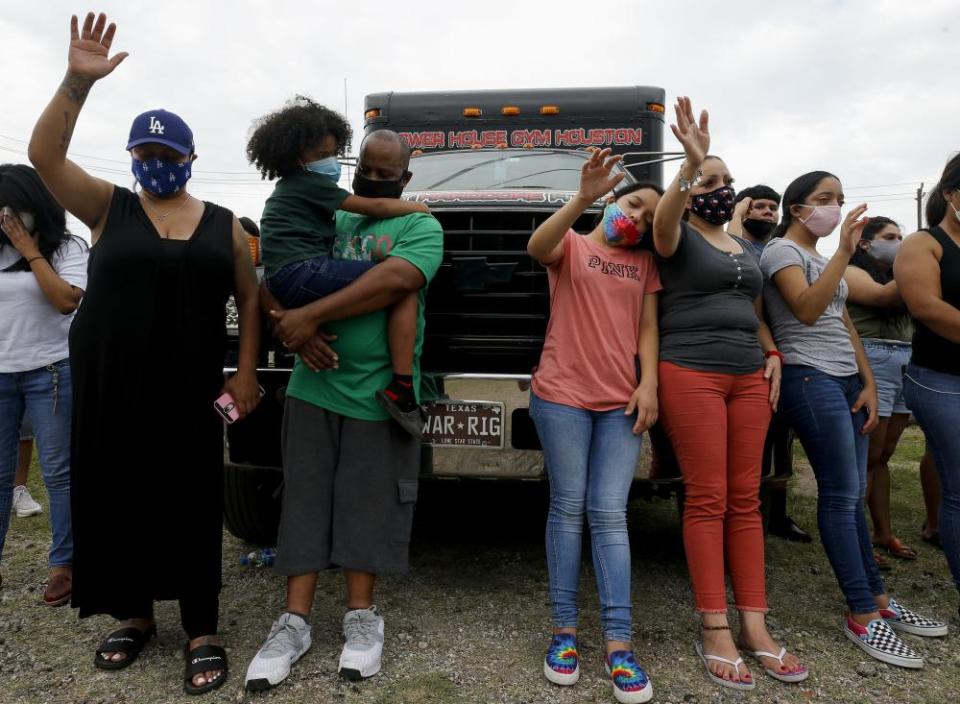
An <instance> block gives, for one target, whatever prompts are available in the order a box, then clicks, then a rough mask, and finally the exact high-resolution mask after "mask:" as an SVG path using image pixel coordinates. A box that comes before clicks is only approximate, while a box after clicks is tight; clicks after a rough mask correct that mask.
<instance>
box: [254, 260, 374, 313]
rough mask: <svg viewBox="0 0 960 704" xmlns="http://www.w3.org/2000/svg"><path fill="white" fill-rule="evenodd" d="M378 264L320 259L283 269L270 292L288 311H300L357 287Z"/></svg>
mask: <svg viewBox="0 0 960 704" xmlns="http://www.w3.org/2000/svg"><path fill="white" fill-rule="evenodd" d="M376 264H377V262H375V261H358V260H354V259H334V258H333V257H325V256H319V257H314V258H313V259H305V260H303V261H299V262H293V263H291V264H286V265H284V266H282V267H280V268H279V269H278V270H277V271H276V272H274V273H273V274H271V275H270V276H268V277H267V288H268V289H270V293H272V294H273V295H274V296H275V297H276V299H277V300H278V301H280V304H281V305H282V306H283V307H284V308H300V307H301V306H305V305H307V304H309V303H313V302H314V301H316V300H318V299H320V298H323V297H324V296H329V295H330V294H331V293H335V292H337V291H339V290H340V289H342V288H344V287H345V286H347V285H348V284H351V283H353V282H354V281H356V280H357V279H358V278H360V277H361V276H362V275H363V274H365V273H366V272H367V271H369V270H370V269H372V268H373V267H374V266H375V265H376Z"/></svg>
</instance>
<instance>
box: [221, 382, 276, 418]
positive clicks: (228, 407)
mask: <svg viewBox="0 0 960 704" xmlns="http://www.w3.org/2000/svg"><path fill="white" fill-rule="evenodd" d="M257 388H258V390H259V391H260V398H263V395H264V394H265V393H266V391H264V390H263V387H262V386H259V387H257ZM213 408H214V410H215V411H216V412H217V413H219V414H220V416H221V417H222V418H223V420H224V422H225V423H227V424H228V425H229V424H230V423H236V422H237V421H238V420H240V411H239V410H238V409H237V401H236V399H235V398H234V397H233V395H232V394H231V393H230V392H229V391H224V392H223V393H222V394H220V397H219V398H218V399H217V400H216V401H214V402H213Z"/></svg>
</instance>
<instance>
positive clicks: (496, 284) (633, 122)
mask: <svg viewBox="0 0 960 704" xmlns="http://www.w3.org/2000/svg"><path fill="white" fill-rule="evenodd" d="M381 128H389V129H392V130H394V131H396V132H398V133H400V134H401V135H402V136H403V137H404V138H405V139H406V140H407V142H408V143H409V144H410V146H411V148H412V149H413V150H414V157H413V159H412V160H411V166H410V170H411V171H412V172H413V179H412V180H411V182H410V184H409V185H408V187H407V189H406V191H405V193H404V197H405V198H408V199H411V200H416V201H420V202H423V203H426V204H427V205H428V206H429V207H430V209H431V212H432V213H433V214H434V215H435V216H436V218H437V219H438V220H439V221H440V223H441V225H442V226H443V231H444V254H443V263H442V266H441V268H440V270H439V272H438V273H437V275H436V277H435V279H434V280H433V282H432V283H431V285H430V288H429V291H428V295H427V300H426V332H425V335H426V337H425V342H424V350H423V359H422V369H423V372H424V374H425V377H426V379H427V380H428V382H429V383H427V384H425V389H424V391H425V397H426V398H427V399H428V400H427V402H426V403H425V408H426V410H427V414H428V420H427V424H426V429H425V435H424V452H423V460H422V472H421V474H422V476H424V477H446V478H487V479H527V480H538V479H541V478H542V477H543V476H544V474H543V461H542V455H541V453H540V451H539V449H540V447H539V441H538V439H537V436H536V432H535V430H534V428H533V424H532V422H531V421H530V418H529V415H528V411H527V405H528V404H527V400H528V392H527V388H528V385H529V379H530V373H531V370H532V369H533V367H534V366H535V365H536V364H537V361H538V359H539V355H540V350H541V348H542V345H543V339H544V334H545V331H546V325H547V318H548V316H549V296H548V286H547V276H546V272H545V270H544V269H543V268H542V267H541V266H540V265H539V264H537V263H536V262H534V261H532V260H531V258H530V257H529V256H528V255H527V252H526V244H527V240H528V239H529V237H530V234H531V233H532V232H533V231H534V229H536V227H537V226H538V225H539V224H540V223H542V222H543V221H544V220H545V219H546V218H548V217H549V216H550V214H551V213H553V212H554V211H556V210H557V209H558V208H559V207H560V206H562V205H563V204H564V203H565V202H567V201H568V200H569V199H570V198H571V197H572V196H573V195H574V193H575V192H576V190H577V188H578V185H579V175H580V169H581V166H582V165H583V161H584V160H585V159H587V158H589V157H590V154H591V151H590V150H592V149H603V148H608V147H609V148H611V149H612V150H613V151H614V152H616V153H618V154H622V155H623V162H622V166H618V167H617V168H618V169H622V170H625V171H626V180H627V181H633V180H644V181H653V182H655V183H660V182H662V163H663V161H665V160H666V159H669V158H670V156H669V155H666V156H665V155H664V154H663V129H664V90H663V89H662V88H653V87H643V86H631V87H621V88H582V89H573V88H565V89H556V90H550V89H536V90H505V91H469V92H459V91H457V92H434V93H376V94H371V95H368V96H367V98H366V101H365V111H364V131H365V133H370V132H371V131H373V130H377V129H381ZM600 210H601V204H600V203H597V204H596V205H595V207H593V208H591V209H589V210H588V211H587V212H586V213H585V214H584V215H583V216H582V217H581V218H580V220H579V221H578V222H577V223H576V224H575V229H577V230H578V231H581V232H583V231H587V230H589V229H591V228H592V226H593V223H594V221H595V219H596V217H597V215H598V214H599V212H600ZM234 333H235V326H234ZM292 361H293V360H292V357H291V356H290V355H289V354H285V353H284V352H283V351H282V348H280V347H278V346H277V345H276V344H275V343H274V342H273V341H272V340H270V339H269V337H268V336H267V335H265V338H264V344H263V346H262V352H261V360H260V370H259V378H260V383H261V385H262V386H263V387H264V388H265V389H266V390H267V394H266V396H265V398H264V401H263V403H262V404H261V406H260V407H259V408H258V409H257V410H256V412H255V413H253V414H252V415H251V416H250V417H249V418H248V419H246V420H244V421H243V422H241V423H238V424H236V425H235V426H229V427H228V428H227V431H226V443H225V452H226V493H227V495H226V513H225V522H226V525H227V528H228V529H229V530H230V531H231V532H232V533H233V534H234V535H236V536H237V537H239V538H241V539H244V540H246V541H248V542H251V543H254V544H264V545H266V544H273V542H274V540H275V538H276V525H277V520H278V515H279V514H278V512H279V503H278V495H279V490H278V489H279V485H280V482H281V473H280V471H279V469H280V465H281V460H280V423H281V418H282V402H283V395H284V389H285V386H286V383H287V379H288V378H289V374H290V368H291V367H292ZM227 366H228V368H229V367H230V362H229V360H228V365H227ZM648 464H649V462H648V455H644V457H643V458H642V459H641V462H640V465H639V466H638V469H637V482H635V486H636V489H637V490H638V491H642V492H645V493H647V494H660V495H665V496H666V495H670V494H671V493H680V490H681V488H682V487H681V485H680V482H679V479H677V478H676V476H675V475H673V476H669V477H665V478H660V479H650V478H649V477H648V472H647V466H648Z"/></svg>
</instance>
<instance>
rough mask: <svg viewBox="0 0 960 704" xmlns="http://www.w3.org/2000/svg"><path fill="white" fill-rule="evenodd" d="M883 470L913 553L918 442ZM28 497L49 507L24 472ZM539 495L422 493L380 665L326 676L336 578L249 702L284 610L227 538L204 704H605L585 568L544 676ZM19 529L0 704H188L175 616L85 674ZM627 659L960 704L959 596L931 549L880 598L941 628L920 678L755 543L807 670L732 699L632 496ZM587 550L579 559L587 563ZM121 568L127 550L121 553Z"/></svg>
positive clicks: (42, 521) (820, 691) (804, 519)
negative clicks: (567, 684)
mask: <svg viewBox="0 0 960 704" xmlns="http://www.w3.org/2000/svg"><path fill="white" fill-rule="evenodd" d="M908 432H909V436H908V437H907V438H906V440H905V442H904V443H903V445H902V448H901V450H900V451H899V452H898V455H897V457H896V458H895V484H896V485H898V489H897V492H896V495H895V507H894V518H895V524H896V525H897V526H898V528H899V531H900V534H901V536H902V537H903V539H904V540H905V541H907V542H909V543H911V544H916V543H918V542H919V540H918V536H917V528H918V526H919V524H920V521H921V520H922V509H921V506H922V503H921V500H920V491H919V481H918V478H917V468H916V467H917V461H918V459H919V455H920V453H921V452H922V441H921V440H920V439H919V435H918V433H917V432H916V431H915V430H910V431H908ZM798 467H799V469H800V471H799V475H798V476H797V477H796V479H795V489H796V490H795V491H794V492H793V493H792V494H791V513H792V515H794V517H795V518H796V519H797V520H798V521H799V522H800V523H801V524H802V525H803V526H804V527H806V528H808V529H810V530H815V518H814V513H813V509H814V502H813V498H812V482H811V480H810V477H809V468H806V467H805V465H804V464H803V460H802V458H799V459H798ZM31 479H32V484H33V486H32V489H35V492H34V495H35V496H37V497H38V499H40V500H41V502H42V503H44V504H46V501H45V498H46V497H45V496H44V494H43V491H42V488H41V487H40V485H39V484H38V482H36V472H34V475H33V476H32V477H31ZM544 511H545V498H544V492H543V489H542V487H541V486H539V485H536V484H530V483H524V484H505V483H502V482H501V483H484V484H480V485H477V484H470V485H465V484H458V483H452V482H442V483H431V484H427V483H425V484H424V486H423V493H422V498H421V501H420V504H419V506H418V514H417V520H416V526H415V529H414V543H413V548H412V559H413V569H412V571H411V574H410V575H409V576H407V577H403V578H384V579H383V580H382V581H381V583H380V587H379V593H378V602H379V605H380V607H381V609H382V610H383V612H384V615H385V617H386V631H387V635H386V650H385V658H384V669H383V671H382V672H381V673H380V675H378V676H377V677H375V678H374V679H372V680H371V681H368V682H364V683H361V684H349V683H345V682H343V681H341V680H340V679H339V678H338V677H337V674H336V665H337V657H338V654H339V647H340V632H339V623H340V618H341V616H342V606H341V604H342V582H341V579H340V577H339V575H338V574H336V573H333V572H331V573H326V574H324V575H322V576H321V579H320V584H319V587H318V594H317V603H316V607H315V610H314V613H313V617H312V622H313V643H314V645H313V649H312V650H311V651H310V652H309V653H308V654H307V655H306V656H305V657H304V659H303V660H301V662H300V663H299V664H298V665H297V666H296V668H295V670H294V674H293V675H292V676H291V678H290V679H289V680H288V681H287V682H286V683H285V684H283V685H282V686H281V687H279V688H278V689H275V690H273V691H271V692H268V693H264V694H259V695H247V694H245V693H244V692H243V687H242V686H243V674H244V671H245V668H246V665H247V662H248V661H249V658H250V657H251V656H252V655H253V653H254V652H255V651H256V649H257V648H258V647H259V646H260V643H261V640H262V638H263V637H264V636H265V635H266V633H267V631H268V629H269V627H270V623H271V621H272V620H273V619H274V618H275V616H276V615H277V614H278V613H279V611H280V609H281V606H282V598H283V580H282V579H281V578H279V577H276V576H274V575H273V574H271V573H270V571H269V570H264V569H256V568H242V567H240V566H239V563H238V557H239V555H240V553H241V552H242V551H243V545H242V544H241V543H239V542H238V541H237V540H235V539H234V538H232V537H231V536H229V535H226V536H225V549H224V555H225V557H224V580H225V584H226V586H225V588H224V592H223V597H222V618H221V628H222V632H223V636H224V638H225V642H226V644H227V646H228V648H227V649H228V652H229V655H230V658H231V663H232V666H233V668H234V669H233V671H232V672H231V675H230V679H229V681H228V682H227V683H226V685H225V686H224V687H223V688H221V689H220V690H219V691H217V692H216V693H214V694H212V695H207V696H206V698H205V701H208V702H264V703H270V704H281V703H286V702H317V703H318V704H319V703H326V702H344V703H350V704H353V703H361V702H362V703H369V704H388V703H389V704H395V703H402V704H406V703H410V704H413V703H418V704H419V703H424V704H433V703H447V702H483V703H488V702H489V703H493V702H504V703H510V704H520V703H521V702H530V703H532V702H561V703H564V704H567V703H570V704H572V703H574V702H612V701H613V698H612V696H611V694H610V686H609V684H608V681H607V679H606V676H605V675H604V673H603V667H602V659H601V656H602V642H601V639H600V636H599V624H598V618H597V596H596V589H595V588H594V586H593V575H592V571H591V568H590V566H589V559H587V560H586V561H585V563H584V569H583V575H582V590H581V591H582V593H581V604H582V621H581V651H582V670H583V676H582V678H581V680H580V683H579V684H578V685H576V686H575V687H572V688H569V689H561V688H558V687H555V686H553V685H550V684H549V683H547V682H546V681H545V680H544V679H543V677H542V675H541V662H542V661H541V658H542V656H543V650H544V647H545V646H546V643H547V632H548V626H549V619H550V609H549V603H548V593H547V580H546V573H545V564H544V556H543V548H542V532H543V516H544ZM45 516H46V514H44V516H42V517H40V518H30V519H17V518H14V519H13V524H12V527H11V532H10V535H9V536H8V540H7V546H6V555H7V557H6V558H5V561H4V570H3V577H4V586H3V588H2V590H0V702H2V704H7V703H11V704H12V703H13V702H18V703H19V702H70V703H71V704H73V703H76V702H88V703H90V704H93V703H102V704H119V703H120V702H130V703H134V702H135V703H137V704H140V703H153V702H183V701H195V699H194V698H190V697H186V696H185V695H183V694H182V689H181V682H180V678H181V672H182V662H183V661H182V656H181V648H182V646H183V643H184V640H185V636H184V635H183V633H182V631H181V630H180V628H179V621H178V615H177V612H176V609H175V607H174V606H173V605H171V604H169V603H165V604H162V605H161V606H160V607H159V608H158V610H157V619H158V625H159V629H160V637H159V639H158V640H155V641H153V642H151V644H150V645H149V646H148V647H147V649H146V650H145V651H144V653H143V654H142V655H141V657H140V659H139V660H138V661H137V662H136V663H134V664H133V665H132V666H131V667H130V668H129V669H127V670H123V671H121V672H119V673H106V672H101V671H99V670H95V669H94V668H93V667H92V664H91V659H92V657H93V650H94V648H95V647H96V645H97V643H98V641H99V640H100V639H101V638H102V636H103V635H104V634H105V632H106V631H107V630H108V629H109V628H110V626H111V623H110V621H109V619H106V618H102V617H97V618H91V619H86V620H84V621H78V620H77V618H76V615H75V613H74V612H73V611H71V610H70V609H69V608H59V609H50V608H46V607H44V606H41V605H39V604H38V600H39V598H40V595H41V593H42V589H43V583H44V579H45V576H46V569H45V567H44V564H45V563H44V560H45V554H46V547H47V541H48V536H49V532H48V526H47V522H46V518H45ZM630 523H631V535H632V545H633V558H634V559H633V594H634V601H635V606H636V609H635V620H636V632H637V637H636V652H637V655H638V657H639V658H640V659H641V661H642V662H644V663H645V665H646V666H647V668H648V669H649V672H650V674H651V676H652V678H653V682H654V686H655V690H656V696H655V700H656V701H658V702H673V703H675V704H676V703H680V702H722V701H739V700H743V701H754V702H778V703H780V702H782V703H784V704H785V703H787V702H807V701H810V700H817V701H823V702H846V701H851V702H852V701H865V700H871V701H873V702H876V703H877V704H883V703H888V702H889V703H891V704H892V703H894V702H897V703H900V702H957V701H958V699H960V654H958V652H957V651H958V648H957V645H958V643H960V638H958V636H957V635H956V634H957V633H958V632H960V623H958V621H957V618H956V613H957V596H956V592H955V591H954V589H953V586H952V584H951V582H950V580H949V576H948V573H947V570H946V566H945V563H944V559H943V555H942V554H941V553H940V552H939V551H936V550H934V549H933V548H929V547H927V546H923V547H922V548H921V555H920V559H919V560H918V561H917V562H915V563H897V564H896V565H895V566H894V571H893V572H891V573H889V577H888V583H889V585H890V589H891V591H892V592H893V593H894V594H896V595H898V596H899V597H901V599H902V600H903V601H904V602H905V603H907V604H908V605H910V606H912V607H914V608H916V609H917V610H920V611H921V612H923V613H927V614H930V615H933V616H937V617H939V618H944V619H949V620H950V621H951V625H952V631H951V635H950V636H948V637H947V638H945V639H939V640H921V639H917V638H914V637H911V636H906V638H907V639H908V641H909V642H910V644H911V645H912V646H914V647H915V648H916V649H917V650H919V651H920V652H921V653H922V654H923V655H924V656H925V657H926V659H927V667H926V669H925V670H923V671H920V672H911V671H904V670H900V669H897V668H891V667H888V666H886V665H883V664H880V663H876V662H874V661H872V660H871V661H868V660H867V658H866V657H865V656H861V653H860V652H859V651H858V650H857V649H856V648H855V647H854V646H853V645H851V644H850V643H849V642H848V641H846V639H845V638H844V637H843V634H842V632H841V630H840V623H841V613H842V610H843V604H842V602H841V599H840V593H839V591H838V589H837V587H836V585H835V583H834V580H833V575H832V573H831V571H830V568H829V565H828V564H827V561H826V558H825V556H824V554H823V549H822V548H821V547H820V546H819V544H817V543H814V544H813V545H810V546H794V545H792V544H787V543H784V542H783V541H780V540H777V539H773V538H771V539H769V540H768V541H767V550H768V561H767V570H768V578H769V592H770V602H771V606H772V607H773V611H772V612H771V614H770V622H771V624H772V626H773V630H774V635H775V636H776V637H777V638H779V639H782V640H783V642H784V643H785V644H786V645H788V647H790V648H792V649H793V650H794V652H796V653H797V654H798V655H800V657H801V658H802V659H803V660H804V661H805V663H806V664H807V665H808V666H809V667H810V669H811V671H812V675H811V677H810V679H809V680H808V681H807V682H806V683H804V684H803V685H783V684H780V683H778V682H776V681H774V680H772V679H770V678H769V677H766V676H764V675H762V674H759V675H757V690H756V691H755V692H754V693H753V694H747V695H741V694H738V693H733V692H726V691H720V690H719V689H718V688H717V687H715V686H713V685H712V684H710V683H709V682H708V681H707V679H706V677H705V675H704V674H703V670H702V667H701V665H700V663H699V661H698V660H697V659H696V656H695V655H694V652H693V647H692V643H693V640H694V638H695V637H696V620H695V618H694V616H693V613H692V609H691V607H690V604H691V595H690V589H689V586H688V582H687V578H686V567H685V564H684V562H683V556H682V542H681V535H680V529H679V525H678V522H677V516H676V508H675V506H674V505H673V503H672V502H670V501H663V500H656V501H653V502H647V501H641V502H638V503H637V504H635V505H633V506H632V508H631V513H630ZM588 554H589V553H585V557H586V555H588ZM118 559H122V556H118Z"/></svg>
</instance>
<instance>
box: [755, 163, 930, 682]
mask: <svg viewBox="0 0 960 704" xmlns="http://www.w3.org/2000/svg"><path fill="white" fill-rule="evenodd" d="M843 200H844V197H843V187H842V185H841V183H840V180H839V179H837V177H836V176H834V175H833V174H831V173H828V172H826V171H813V172H810V173H807V174H804V175H803V176H800V177H799V178H797V179H795V180H794V181H793V182H792V183H791V184H790V185H789V186H788V188H787V190H786V191H785V192H784V195H783V201H782V204H781V208H782V213H783V215H782V219H781V220H780V224H779V225H778V226H777V229H776V230H775V231H774V233H773V238H772V240H771V242H770V244H768V245H767V247H766V249H765V250H764V252H763V256H762V257H761V258H760V265H761V268H762V270H763V273H764V276H765V278H766V283H765V286H764V300H765V301H766V304H767V311H768V313H769V315H770V321H771V326H772V328H773V335H774V339H775V340H776V341H777V345H778V347H779V349H780V350H781V352H783V354H784V357H785V362H786V364H785V366H784V372H783V388H782V394H781V401H782V403H781V406H782V409H783V412H784V414H785V415H786V417H787V420H788V421H789V422H790V424H791V425H792V426H793V428H794V431H795V432H796V434H797V438H798V439H799V440H800V442H801V444H802V445H803V448H804V450H805V451H806V453H807V457H808V458H809V461H810V465H811V466H812V468H813V472H814V475H815V477H816V480H817V522H818V524H819V528H820V538H821V542H822V543H823V546H824V550H825V551H826V553H827V558H828V560H829V561H830V565H831V567H832V568H833V572H834V575H835V576H836V579H837V582H838V584H839V586H840V589H841V591H842V592H843V595H844V597H845V599H846V602H847V607H848V609H849V611H848V614H847V618H846V622H845V624H844V629H843V632H844V635H845V636H846V637H847V638H849V639H850V640H851V641H853V642H854V643H855V644H856V645H858V646H859V647H860V648H861V649H863V650H864V651H865V652H866V653H867V654H868V655H870V656H871V657H873V658H876V659H877V660H880V661H882V662H886V663H888V664H891V665H897V666H900V667H907V668H921V667H923V660H922V658H921V657H920V656H919V655H918V654H917V653H916V652H915V651H914V650H913V649H911V648H910V647H908V646H907V645H906V644H905V643H904V642H903V641H902V640H901V639H900V638H899V637H898V636H897V634H896V633H895V632H894V629H896V630H900V631H903V632H905V633H911V634H913V635H919V636H943V635H946V632H947V627H946V625H945V624H943V623H940V622H938V621H934V620H932V619H928V618H925V617H923V616H920V615H919V614H917V613H915V612H913V611H911V610H910V609H908V608H906V607H905V606H903V605H902V604H900V603H898V602H897V601H896V600H895V599H894V598H892V597H890V596H889V595H888V594H887V590H886V587H885V585H884V583H883V579H882V577H881V576H880V571H879V569H878V567H877V563H876V560H875V559H874V557H873V544H872V542H871V540H870V531H869V529H868V528H867V521H866V509H865V507H864V499H865V498H866V484H867V476H866V474H867V446H868V442H869V440H868V435H869V433H870V431H872V430H873V429H874V427H875V426H876V425H877V390H876V385H875V382H874V378H873V374H872V372H871V370H870V364H869V361H868V360H867V356H866V353H865V352H864V350H863V345H862V344H861V342H860V338H859V336H858V335H857V330H856V328H855V327H854V326H853V323H852V321H851V320H850V316H849V314H848V313H847V311H846V306H845V304H846V299H847V285H846V283H845V282H844V280H843V276H844V273H845V272H846V270H847V266H848V264H849V262H850V257H851V256H852V255H853V253H854V251H855V250H856V248H857V243H858V241H859V239H860V235H861V232H862V231H863V228H864V226H865V225H866V224H867V219H866V218H865V217H863V215H864V213H865V212H866V210H867V206H866V204H862V205H859V206H857V207H856V208H853V209H852V210H851V211H850V212H849V213H848V214H847V216H846V218H844V219H843V224H842V226H841V230H840V242H839V247H838V249H837V252H836V253H835V254H834V255H833V256H832V257H831V258H830V259H827V258H825V257H823V256H821V255H820V253H819V252H818V251H817V243H818V242H819V240H820V239H822V238H824V237H827V236H828V235H830V234H831V233H832V232H833V231H834V230H835V229H836V227H837V225H838V224H840V220H841V212H840V211H841V206H842V205H843Z"/></svg>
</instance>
